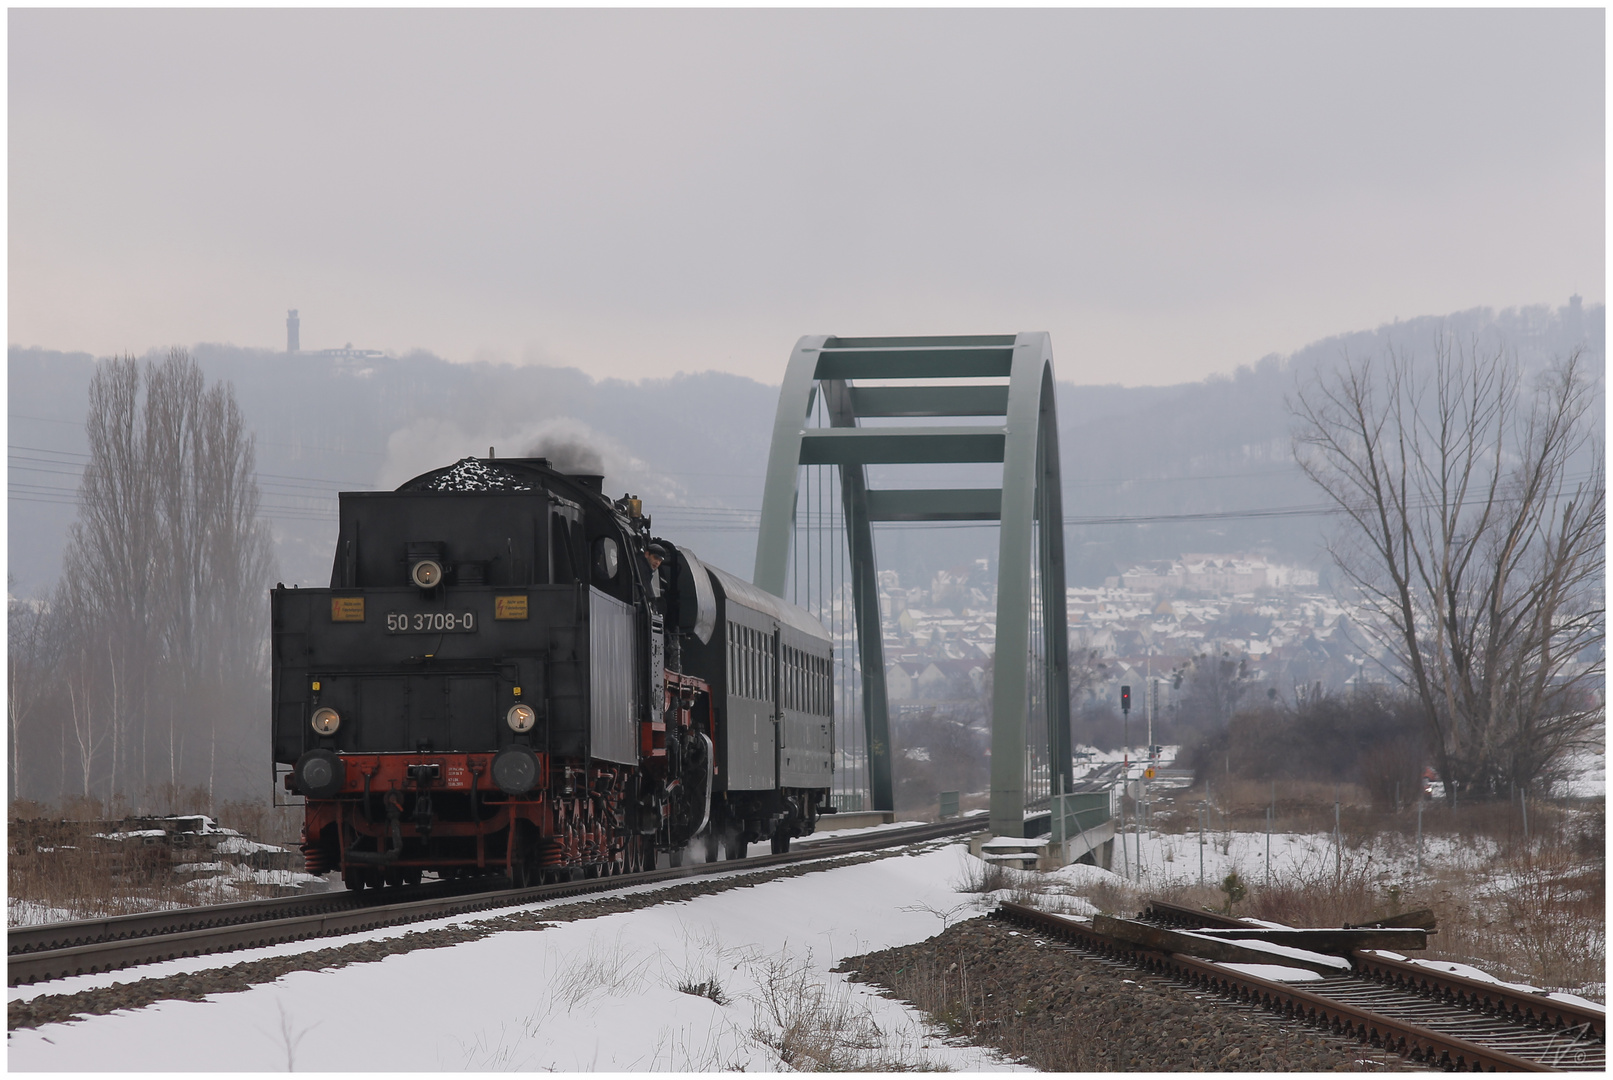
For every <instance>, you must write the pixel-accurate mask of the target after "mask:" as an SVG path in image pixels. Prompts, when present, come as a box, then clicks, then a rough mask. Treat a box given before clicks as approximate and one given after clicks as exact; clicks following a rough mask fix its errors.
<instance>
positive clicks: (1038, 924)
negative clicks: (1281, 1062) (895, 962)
mask: <svg viewBox="0 0 1613 1080" xmlns="http://www.w3.org/2000/svg"><path fill="white" fill-rule="evenodd" d="M1169 907H1170V905H1159V904H1157V903H1156V904H1151V905H1150V910H1151V911H1153V912H1154V913H1155V914H1157V915H1163V914H1164V913H1165V909H1168V908H1169ZM1176 910H1177V911H1178V912H1182V913H1186V915H1189V916H1192V915H1195V914H1196V913H1193V912H1192V911H1191V910H1190V909H1185V908H1183V909H1176ZM995 914H996V917H998V918H1002V919H1005V920H1007V921H1009V922H1013V923H1016V924H1018V925H1021V926H1025V927H1027V928H1031V929H1035V930H1039V931H1042V932H1044V933H1046V934H1048V935H1049V936H1050V937H1053V938H1056V939H1059V940H1062V941H1065V942H1069V943H1071V944H1074V945H1076V946H1078V947H1080V948H1082V949H1084V950H1087V951H1091V952H1094V953H1097V954H1099V955H1103V956H1107V957H1111V958H1114V959H1119V960H1124V961H1128V962H1131V963H1134V964H1136V965H1137V966H1139V967H1142V968H1144V969H1145V970H1149V971H1152V972H1155V973H1157V974H1160V975H1164V976H1167V977H1170V978H1175V979H1178V980H1181V981H1184V982H1187V983H1189V984H1191V985H1194V986H1200V987H1204V988H1207V989H1212V990H1215V991H1217V992H1219V993H1221V994H1225V995H1228V996H1230V997H1234V998H1236V999H1239V1000H1243V1001H1248V1002H1253V1003H1255V1004H1259V1005H1261V1006H1263V1007H1265V1008H1267V1009H1269V1010H1271V1011H1273V1012H1276V1013H1278V1014H1280V1015H1282V1016H1284V1017H1287V1018H1289V1019H1292V1020H1295V1021H1298V1022H1307V1023H1312V1024H1318V1025H1322V1026H1325V1027H1329V1028H1332V1029H1333V1030H1334V1031H1337V1032H1339V1033H1341V1034H1346V1035H1353V1036H1355V1037H1357V1038H1359V1039H1361V1040H1362V1041H1363V1042H1367V1043H1370V1044H1371V1045H1373V1046H1377V1047H1381V1048H1384V1049H1387V1050H1389V1051H1391V1052H1394V1053H1397V1054H1400V1055H1401V1056H1403V1057H1407V1058H1411V1059H1414V1060H1419V1061H1422V1062H1425V1063H1427V1064H1430V1065H1434V1066H1437V1067H1444V1068H1454V1069H1467V1070H1474V1069H1483V1070H1497V1069H1500V1070H1505V1071H1526V1072H1557V1071H1578V1070H1597V1071H1600V1070H1602V1069H1603V1068H1604V1067H1605V1062H1606V1046H1605V1042H1604V1041H1603V1037H1602V1034H1601V1032H1602V1030H1603V1028H1602V1026H1601V1017H1602V1014H1600V1013H1592V1012H1591V1011H1589V1010H1584V1009H1579V1008H1577V1007H1575V1006H1572V1005H1569V1004H1567V1003H1560V1002H1552V1008H1551V1009H1549V1010H1538V1009H1537V1010H1536V1011H1535V1012H1533V1013H1523V1012H1518V1013H1514V1012H1513V1011H1511V1010H1510V1009H1509V1008H1503V1007H1500V1005H1499V1004H1498V1005H1497V1007H1496V1008H1494V1009H1493V1010H1490V1009H1485V1008H1482V1007H1480V1006H1479V1005H1478V1004H1477V1003H1476V999H1473V998H1471V997H1469V998H1468V999H1466V1000H1465V1003H1464V1000H1463V999H1460V998H1459V997H1458V995H1457V993H1456V991H1455V988H1454V985H1452V986H1446V985H1445V984H1444V980H1443V977H1442V976H1440V974H1439V973H1438V972H1433V971H1431V970H1428V969H1424V968H1422V967H1421V966H1420V965H1411V967H1412V968H1413V969H1414V970H1415V971H1416V972H1417V974H1418V975H1419V976H1422V977H1423V978H1422V980H1421V981H1420V982H1417V983H1415V984H1413V983H1410V982H1405V983H1398V982H1393V981H1390V980H1389V979H1388V978H1387V977H1384V978H1374V977H1372V974H1371V972H1370V971H1368V970H1365V969H1363V968H1362V967H1361V966H1360V965H1361V961H1360V960H1359V959H1357V958H1352V963H1354V964H1356V965H1357V968H1356V970H1353V971H1352V972H1351V973H1350V974H1348V975H1341V976H1329V977H1326V978H1322V979H1318V980H1314V981H1311V982H1308V983H1307V984H1306V986H1307V988H1306V989H1301V988H1299V987H1297V986H1292V985H1289V984H1287V983H1280V982H1275V981H1273V980H1270V979H1264V978H1260V977H1259V976H1255V975H1250V974H1246V973H1245V972H1242V971H1240V970H1238V969H1237V968H1236V967H1229V966H1226V965H1223V964H1217V963H1213V962H1211V961H1207V960H1200V959H1197V958H1195V957H1190V956H1185V955H1182V954H1180V953H1165V952H1160V951H1157V950H1153V949H1149V948H1146V947H1143V946H1139V945H1135V944H1132V943H1129V942H1124V941H1120V940H1118V939H1116V938H1111V937H1108V936H1106V935H1103V934H1099V933H1097V932H1096V931H1095V930H1094V929H1093V928H1092V927H1091V926H1090V925H1087V924H1083V923H1081V922H1079V921H1077V920H1074V919H1070V918H1067V917H1064V916H1060V915H1054V914H1051V913H1049V912H1044V911H1039V910H1037V909H1035V908H1029V907H1025V906H1023V905H1020V904H1013V903H1008V902H1004V903H1002V904H1000V905H999V906H998V909H997V911H996V913H995ZM1207 923H1208V924H1213V925H1218V926H1222V927H1231V926H1237V925H1247V924H1239V923H1238V922H1237V921H1236V920H1232V919H1226V918H1224V917H1211V916H1208V915H1206V916H1205V921H1204V922H1201V923H1200V924H1199V925H1200V927H1203V926H1205V925H1206V924H1207ZM1372 959H1373V960H1374V961H1376V960H1378V959H1379V958H1376V957H1372ZM1461 981H1462V982H1464V983H1471V982H1475V980H1465V979H1464V980H1461ZM1480 985H1482V984H1480ZM1489 1000H1492V1001H1496V1002H1498V1003H1499V1001H1500V998H1499V997H1498V996H1496V995H1492V996H1491V998H1490V999H1489Z"/></svg>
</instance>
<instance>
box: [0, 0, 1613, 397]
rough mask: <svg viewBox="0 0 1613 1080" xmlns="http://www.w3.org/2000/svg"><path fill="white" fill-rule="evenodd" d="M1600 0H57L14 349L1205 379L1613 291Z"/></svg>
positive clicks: (13, 89) (19, 241) (29, 119)
mask: <svg viewBox="0 0 1613 1080" xmlns="http://www.w3.org/2000/svg"><path fill="white" fill-rule="evenodd" d="M1603 18H1604V16H1603V13H1602V12H1601V11H1556V12H1547V11H1415V12H1413V11H1383V10H1365V11H1347V12H1333V11H1301V12H1283V11H1243V12H1211V11H1187V12H1183V11H1123V12H1105V11H1015V12H995V11H991V12H979V11H939V12H936V11H844V10H839V11H831V10H823V11H702V12H680V11H643V10H641V11H622V12H607V11H483V12H462V11H461V12H437V11H344V12H320V11H296V10H291V11H268V12H263V11H223V12H219V11H165V12H139V11H82V10H81V11H17V10H12V11H11V12H10V13H9V15H8V20H9V26H10V35H9V48H10V58H9V59H10V148H9V150H10V189H9V190H10V206H9V222H10V252H9V257H10V284H9V301H10V311H9V314H10V321H9V327H8V338H9V341H10V342H11V343H13V344H20V345H40V346H45V347H49V348H58V349H83V350H89V351H92V352H95V353H110V352H121V351H125V350H128V351H134V352H143V351H145V350H146V349H148V348H151V347H154V346H166V345H169V344H175V343H181V344H183V343H193V342H200V341H215V342H231V343H235V344H240V345H255V346H264V347H274V348H283V347H284V342H285V329H284V319H285V310H286V309H287V308H289V307H297V308H299V309H300V310H301V313H302V343H303V347H304V348H305V349H317V348H326V347H331V346H340V345H343V344H345V343H347V342H352V343H353V344H354V345H355V346H356V347H362V348H375V349H386V350H393V351H398V352H402V351H406V350H408V349H411V348H416V347H419V348H426V349H430V350H432V351H434V352H437V353H439V354H441V355H443V356H446V357H448V358H450V359H455V360H470V359H478V358H484V359H502V360H509V361H514V362H521V361H529V362H530V361H536V362H545V363H558V364H565V365H571V366H576V367H579V368H582V369H583V370H585V371H587V372H589V373H590V374H592V375H595V376H597V377H605V376H620V377H630V378H634V377H641V376H645V375H665V374H671V373H673V372H676V371H697V370H705V369H719V370H726V371H733V372H738V373H741V374H745V375H749V376H752V377H755V378H757V379H761V380H764V381H767V382H776V381H777V380H778V379H779V378H780V377H781V374H782V370H783V365H784V362H785V360H786V359H787V356H788V353H789V349H790V347H791V345H792V344H793V343H794V341H795V339H796V338H797V337H798V336H799V335H801V334H805V333H839V334H883V333H903V334H918V333H1001V332H1014V331H1018V330H1042V329H1045V330H1049V331H1051V332H1052V334H1053V346H1054V353H1055V356H1056V358H1057V363H1058V368H1059V376H1060V378H1062V379H1066V380H1071V381H1076V382H1119V383H1125V384H1142V383H1155V384H1157V383H1170V382H1179V381H1183V380H1190V379H1197V378H1200V377H1202V376H1204V375H1206V374H1208V373H1210V372H1215V371H1230V370H1231V369H1233V368H1234V367H1236V366H1237V365H1239V364H1243V363H1248V362H1251V361H1254V360H1256V359H1258V358H1259V357H1260V356H1262V355H1264V354H1266V353H1269V352H1274V351H1276V352H1286V351H1289V350H1292V349H1295V348H1297V347H1299V346H1301V345H1304V344H1306V343H1307V342H1310V341H1313V340H1315V339H1317V338H1320V337H1323V336H1326V335H1328V334H1332V333H1335V332H1339V331H1344V330H1354V329H1365V328H1370V327H1372V326H1375V325H1378V324H1379V323H1383V322H1387V321H1390V320H1392V319H1394V318H1395V317H1397V316H1399V317H1409V316H1412V315H1420V314H1435V313H1442V312H1448V311H1453V310H1458V309H1463V308H1468V307H1474V306H1478V305H1492V306H1498V307H1500V306H1510V305H1517V304H1530V303H1550V304H1552V305H1561V304H1562V303H1564V302H1565V301H1566V299H1567V297H1568V295H1569V294H1570V293H1571V292H1574V291H1578V292H1579V293H1581V294H1582V295H1584V296H1585V298H1586V300H1587V302H1592V303H1595V302H1601V301H1602V300H1603V299H1604V291H1603V290H1604V284H1605V282H1604V230H1605V222H1604V209H1603V207H1604V183H1605V171H1604V160H1603V157H1604V119H1603V108H1604V62H1605V57H1604V34H1603Z"/></svg>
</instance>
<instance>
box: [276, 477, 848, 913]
mask: <svg viewBox="0 0 1613 1080" xmlns="http://www.w3.org/2000/svg"><path fill="white" fill-rule="evenodd" d="M602 485H603V479H602V478H601V477H599V476H580V475H568V474H565V473H561V472H559V471H557V470H555V469H554V468H552V467H551V466H550V464H549V462H548V461H546V460H544V459H542V458H493V457H488V458H465V459H462V460H461V461H458V462H456V463H455V464H453V465H450V466H448V467H446V468H442V469H438V470H435V471H433V472H429V473H425V474H423V475H421V476H418V477H416V478H414V479H413V480H410V481H408V482H407V483H405V484H404V485H403V486H401V487H400V488H398V489H397V490H396V491H388V492H343V493H342V494H341V497H340V533H339V535H338V539H337V544H336V554H335V562H334V565H333V566H332V569H331V583H330V588H328V589H301V588H291V589H288V588H286V587H285V586H284V585H277V586H276V587H275V589H274V590H273V591H272V593H271V608H272V616H273V639H272V643H273V717H274V719H273V729H274V759H275V761H276V762H277V763H279V764H284V765H288V766H291V770H290V772H289V774H288V775H287V776H286V778H285V784H286V787H287V789H289V790H291V791H293V792H296V793H297V794H300V795H302V796H304V797H305V799H306V810H305V817H304V823H303V844H302V847H303V852H304V855H305V857H306V860H307V866H308V871H309V872H310V873H314V874H324V873H326V872H328V871H331V870H340V871H341V874H342V879H343V881H344V882H346V884H347V886H348V887H349V888H352V889H360V888H364V887H366V886H368V887H372V888H373V887H377V886H380V885H383V884H398V883H403V882H417V881H419V880H420V876H421V874H422V872H424V871H428V870H429V871H433V872H435V873H437V874H438V875H440V876H443V877H450V876H463V875H475V874H484V873H507V874H508V875H509V877H510V878H511V880H513V881H514V882H515V883H516V884H518V885H525V884H530V883H535V882H539V881H553V880H562V879H566V878H572V877H579V876H600V875H604V874H614V873H624V872H632V871H635V870H639V869H644V868H648V867H653V866H654V865H655V864H656V861H657V856H658V854H661V855H662V857H663V859H664V861H666V862H670V863H671V864H672V865H677V863H678V861H679V860H680V859H681V856H682V852H683V851H684V849H685V848H687V847H688V846H690V845H691V844H695V843H698V844H701V845H702V846H703V848H704V852H705V855H706V858H707V860H708V861H711V860H715V859H716V858H718V856H719V851H723V852H726V854H727V856H728V857H729V858H742V857H743V856H744V853H745V848H746V845H747V844H749V843H750V842H752V841H757V840H763V839H770V840H771V841H772V847H773V850H774V851H775V852H783V851H787V850H789V843H790V838H791V837H795V836H804V835H806V834H808V833H811V832H812V831H813V828H814V826H815V825H816V822H817V819H818V816H819V815H820V814H823V813H830V812H832V809H831V808H830V807H829V805H828V802H829V798H828V792H829V787H830V777H831V767H832V765H831V763H832V758H833V749H834V726H833V706H832V698H833V674H832V656H833V653H832V649H831V641H830V638H829V636H828V634H827V633H826V632H825V631H824V629H823V626H822V625H821V624H820V623H818V621H817V620H816V619H814V618H813V617H812V616H811V615H810V614H808V613H807V612H806V611H804V610H803V609H801V608H798V607H796V606H794V605H792V604H789V603H786V602H785V601H783V600H780V599H779V598H778V597H775V596H772V595H771V594H769V593H766V592H763V591H762V590H760V589H758V588H756V587H754V586H752V585H750V584H749V583H747V582H744V581H741V580H739V579H738V578H735V577H733V576H732V575H729V574H726V573H724V572H723V571H721V570H718V569H716V568H714V567H708V566H705V565H704V564H703V563H701V562H700V560H699V559H698V558H697V557H696V556H695V555H694V553H693V552H691V551H689V550H688V549H687V548H679V547H678V546H677V545H675V544H672V543H671V542H669V541H667V540H661V539H658V538H655V537H652V536H651V534H650V519H649V517H647V516H645V515H644V514H643V512H642V504H641V502H640V500H639V499H637V498H636V497H633V496H627V497H624V498H622V499H618V500H614V501H613V500H611V499H609V498H607V497H606V496H605V495H604V494H603V492H602Z"/></svg>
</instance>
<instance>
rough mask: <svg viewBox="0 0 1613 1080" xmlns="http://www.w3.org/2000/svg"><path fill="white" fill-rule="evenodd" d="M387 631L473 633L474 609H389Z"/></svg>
mask: <svg viewBox="0 0 1613 1080" xmlns="http://www.w3.org/2000/svg"><path fill="white" fill-rule="evenodd" d="M386 632H387V633H389V634H473V633H475V632H476V613H475V612H474V611H389V612H387V613H386Z"/></svg>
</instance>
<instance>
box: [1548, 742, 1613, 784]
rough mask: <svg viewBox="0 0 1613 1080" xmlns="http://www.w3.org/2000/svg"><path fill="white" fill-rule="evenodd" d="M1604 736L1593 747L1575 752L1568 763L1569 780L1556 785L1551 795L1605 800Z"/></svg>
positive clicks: (1605, 764)
mask: <svg viewBox="0 0 1613 1080" xmlns="http://www.w3.org/2000/svg"><path fill="white" fill-rule="evenodd" d="M1606 738H1607V737H1606V734H1605V732H1604V733H1603V734H1602V735H1601V740H1602V741H1601V742H1598V743H1597V744H1596V745H1595V746H1590V747H1585V748H1584V749H1581V750H1578V751H1575V753H1574V755H1573V757H1572V759H1571V760H1570V762H1569V778H1568V779H1567V780H1564V781H1563V782H1562V783H1560V784H1558V785H1557V787H1556V788H1555V789H1554V790H1553V791H1552V794H1553V795H1560V796H1566V797H1568V798H1571V799H1605V798H1607V746H1606Z"/></svg>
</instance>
